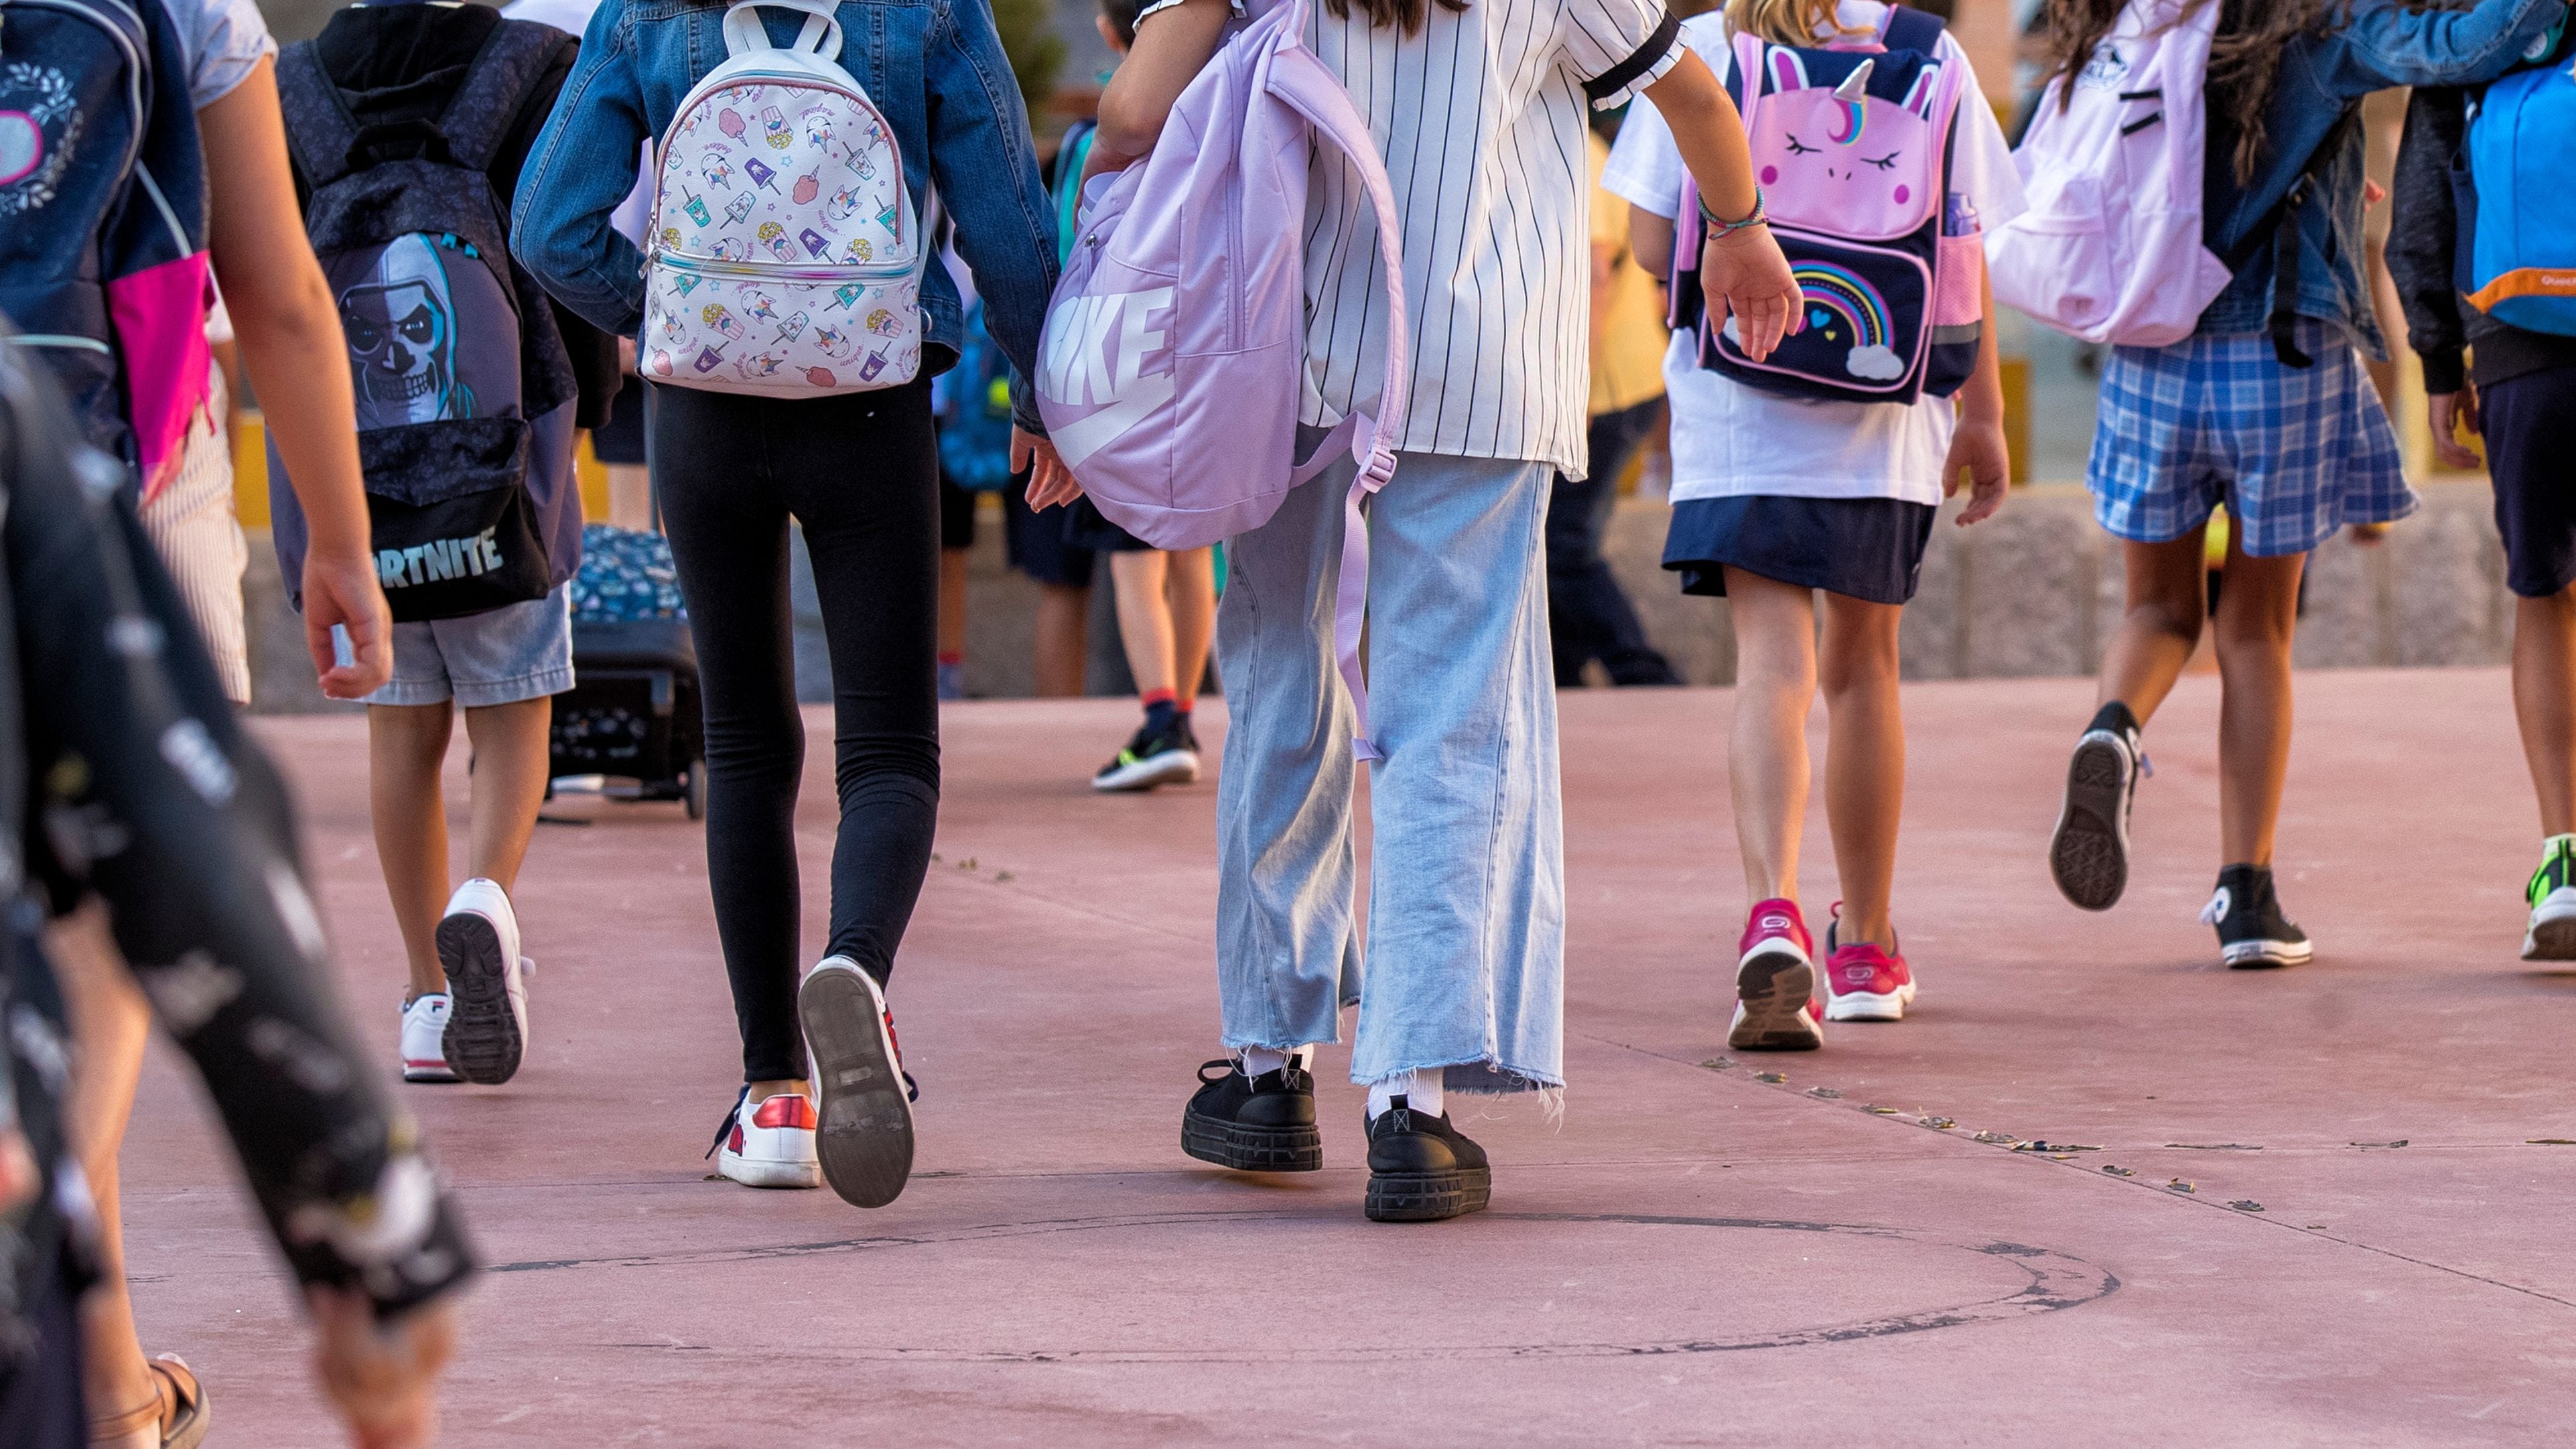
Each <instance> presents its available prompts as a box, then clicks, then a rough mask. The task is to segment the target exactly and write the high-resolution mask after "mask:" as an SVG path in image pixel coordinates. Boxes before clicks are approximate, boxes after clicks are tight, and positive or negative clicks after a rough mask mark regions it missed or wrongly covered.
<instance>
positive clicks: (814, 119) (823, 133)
mask: <svg viewBox="0 0 2576 1449" xmlns="http://www.w3.org/2000/svg"><path fill="white" fill-rule="evenodd" d="M796 119H798V120H800V121H802V122H804V123H805V144H806V145H808V146H811V147H813V148H814V149H815V150H817V151H820V150H822V149H823V148H824V147H826V146H829V145H831V144H832V112H831V111H830V109H829V108H827V107H824V106H822V105H816V106H813V107H811V108H810V109H808V110H807V111H806V112H805V113H804V114H803V115H801V116H798V117H797V118H796Z"/></svg>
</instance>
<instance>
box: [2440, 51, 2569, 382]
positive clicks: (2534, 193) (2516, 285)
mask: <svg viewBox="0 0 2576 1449" xmlns="http://www.w3.org/2000/svg"><path fill="white" fill-rule="evenodd" d="M2570 136H2576V63H2571V64H2567V65H2551V66H2548V67H2546V68H2544V69H2537V70H2525V71H2517V72H2515V73H2513V74H2511V75H2508V76H2506V77H2505V78H2504V79H2502V80H2499V81H2496V82H2495V83H2493V84H2492V85H2489V86H2488V87H2487V88H2486V93H2485V94H2484V95H2483V96H2481V97H2479V98H2478V100H2477V103H2476V107H2475V109H2474V111H2473V112H2472V114H2471V116H2470V119H2469V128H2468V136H2467V139H2466V141H2465V142H2464V143H2463V145H2462V148H2461V149H2462V151H2463V152H2464V153H2465V154H2464V160H2465V163H2466V166H2467V170H2468V173H2469V180H2470V183H2471V184H2470V185H2469V186H2465V187H2458V188H2455V190H2457V191H2458V192H2459V193H2460V194H2462V196H2463V197H2464V199H2470V200H2472V201H2473V203H2474V204H2473V205H2472V206H2470V207H2464V208H2463V211H2464V218H2463V219H2464V220H2465V221H2466V222H2467V223H2468V224H2467V226H2465V227H2464V228H2463V230H2464V231H2465V232H2466V233H2467V235H2468V237H2469V245H2468V246H2467V247H2466V248H2464V249H2463V251H2464V254H2463V256H2462V257H2461V261H2462V263H2463V264H2464V268H2465V270H2466V271H2467V273H2468V276H2467V281H2466V285H2464V286H2462V287H2461V289H2460V290H2461V291H2463V292H2465V293H2467V294H2468V300H2469V304H2470V305H2471V306H2473V307H2476V308H2477V309H2478V310H2480V311H2482V312H2485V313H2486V314H2488V315H2489V316H2491V317H2493V318H2495V319H2496V320H2497V321H2499V322H2503V323H2506V324H2507V325H2510V326H2514V327H2520V328H2522V329H2524V330H2525V331H2530V332H2548V333H2554V334H2556V335H2558V336H2561V337H2576V190H2571V189H2570V188H2569V187H2568V185H2567V174H2566V173H2567V163H2568V159H2569V153H2568V145H2567V138H2568V137H2570Z"/></svg>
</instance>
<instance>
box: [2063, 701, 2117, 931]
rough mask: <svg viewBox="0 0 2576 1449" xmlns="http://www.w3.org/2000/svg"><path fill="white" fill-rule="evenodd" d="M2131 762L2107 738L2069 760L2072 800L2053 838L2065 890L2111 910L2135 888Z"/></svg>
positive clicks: (2089, 906)
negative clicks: (2132, 876)
mask: <svg viewBox="0 0 2576 1449" xmlns="http://www.w3.org/2000/svg"><path fill="white" fill-rule="evenodd" d="M2128 771H2129V766H2128V765H2127V764H2126V763H2125V762H2124V761H2123V760H2122V759H2121V751H2120V747H2119V746H2118V745H2116V744H2114V743H2112V742H2111V741H2109V740H2107V739H2099V740H2085V741H2083V742H2081V743H2079V744H2077V745H2076V747H2075V757H2074V758H2073V759H2071V760H2069V761H2068V762H2067V765H2066V803H2065V805H2064V806H2063V807H2062V808H2061V809H2060V810H2059V811H2058V815H2057V830H2056V833H2055V834H2053V835H2051V836H2050V837H2049V841H2048V873H2049V874H2050V875H2052V876H2054V877H2056V879H2057V889H2058V891H2059V893H2060V894H2062V895H2064V896H2065V897H2066V899H2067V900H2068V901H2070V902H2072V903H2073V904H2075V905H2077V906H2080V907H2082V908H2083V909H2085V910H2088V911H2107V910H2109V909H2111V907H2113V906H2115V905H2117V904H2119V901H2120V895H2121V893H2122V892H2124V891H2126V890H2127V889H2128V888H2129V811H2128V800H2127V799H2126V798H2125V797H2126V795H2127V792H2128V783H2129V782H2128Z"/></svg>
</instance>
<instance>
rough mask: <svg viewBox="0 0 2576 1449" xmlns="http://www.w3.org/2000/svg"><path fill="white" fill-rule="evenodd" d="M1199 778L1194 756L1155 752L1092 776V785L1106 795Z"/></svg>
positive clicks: (1187, 783) (1184, 782)
mask: <svg viewBox="0 0 2576 1449" xmlns="http://www.w3.org/2000/svg"><path fill="white" fill-rule="evenodd" d="M1198 778H1199V762H1198V760H1197V759H1196V758H1195V757H1189V758H1183V757H1182V756H1179V755H1156V756H1154V757H1153V758H1151V759H1145V760H1138V761H1137V762H1136V763H1134V764H1132V765H1122V766H1120V767H1119V768H1117V769H1115V770H1111V771H1110V772H1108V773H1107V774H1105V775H1094V776H1092V777H1091V788H1092V789H1094V790H1097V791H1099V792H1100V793H1102V794H1104V795H1109V794H1116V793H1119V792H1121V791H1129V790H1151V789H1153V788H1154V787H1155V786H1157V785H1191V784H1196V783H1197V782H1198Z"/></svg>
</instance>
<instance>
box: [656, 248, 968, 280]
mask: <svg viewBox="0 0 2576 1449" xmlns="http://www.w3.org/2000/svg"><path fill="white" fill-rule="evenodd" d="M646 262H647V264H648V265H650V266H657V267H669V268H672V269H673V270H675V271H682V272H700V273H703V274H705V275H707V276H711V277H737V278H740V279H742V280H743V281H747V282H749V281H767V282H899V281H902V280H903V279H904V278H906V277H913V276H918V275H920V273H921V264H920V261H919V259H917V258H916V259H915V260H913V261H909V262H889V263H878V264H874V265H868V266H858V265H851V266H834V267H793V266H788V265H785V264H783V263H778V262H769V263H762V262H732V261H725V260H723V259H721V258H715V257H688V256H681V255H679V254H677V253H674V252H662V251H657V252H654V253H652V254H650V255H649V256H648V257H647V258H646Z"/></svg>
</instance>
